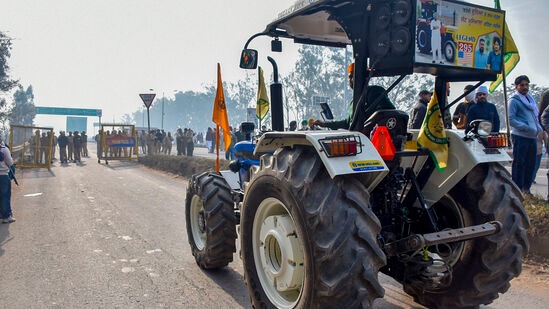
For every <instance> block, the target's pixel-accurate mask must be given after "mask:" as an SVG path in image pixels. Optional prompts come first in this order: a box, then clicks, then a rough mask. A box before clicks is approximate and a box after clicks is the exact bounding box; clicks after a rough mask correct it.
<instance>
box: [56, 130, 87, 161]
mask: <svg viewBox="0 0 549 309" xmlns="http://www.w3.org/2000/svg"><path fill="white" fill-rule="evenodd" d="M56 139H57V144H58V145H59V162H61V163H62V164H63V163H69V162H73V163H76V162H78V163H80V162H82V157H86V158H87V157H89V154H88V135H87V134H86V131H82V132H81V133H80V132H78V131H74V132H70V131H69V134H68V135H67V134H66V132H65V131H61V132H59V137H56ZM54 152H55V150H54Z"/></svg>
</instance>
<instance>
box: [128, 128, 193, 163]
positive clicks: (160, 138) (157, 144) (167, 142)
mask: <svg viewBox="0 0 549 309" xmlns="http://www.w3.org/2000/svg"><path fill="white" fill-rule="evenodd" d="M137 138H138V142H139V145H140V146H141V153H143V154H167V155H169V154H171V153H172V145H173V143H174V141H175V145H176V150H177V155H178V156H192V155H193V152H194V145H195V140H196V139H197V135H196V134H195V133H194V131H193V130H192V129H190V128H184V129H182V128H178V129H177V130H176V131H175V134H173V135H172V133H171V132H166V131H164V130H163V129H162V130H158V129H157V130H151V131H150V132H149V133H147V132H138V135H137Z"/></svg>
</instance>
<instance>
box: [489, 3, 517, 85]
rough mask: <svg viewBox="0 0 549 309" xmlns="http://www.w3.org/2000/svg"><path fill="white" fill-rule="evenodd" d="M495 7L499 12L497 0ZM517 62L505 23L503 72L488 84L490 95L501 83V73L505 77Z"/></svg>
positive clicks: (499, 7)
mask: <svg viewBox="0 0 549 309" xmlns="http://www.w3.org/2000/svg"><path fill="white" fill-rule="evenodd" d="M495 7H496V9H498V10H501V5H500V4H499V0H495ZM519 61H520V55H519V51H518V48H517V45H516V44H515V40H513V37H512V36H511V32H510V31H509V27H507V22H505V23H504V32H503V72H502V74H498V78H497V79H496V80H495V81H493V82H491V83H490V93H492V92H494V91H495V90H496V89H497V88H498V86H499V85H500V84H501V82H502V81H503V73H505V75H508V74H509V73H511V71H512V70H513V69H514V68H515V67H516V66H517V64H518V62H519Z"/></svg>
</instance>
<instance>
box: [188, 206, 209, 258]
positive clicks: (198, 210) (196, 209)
mask: <svg viewBox="0 0 549 309" xmlns="http://www.w3.org/2000/svg"><path fill="white" fill-rule="evenodd" d="M203 203H204V202H203V201H202V199H201V198H200V196H198V195H194V196H193V198H192V199H191V211H190V217H191V230H192V234H193V241H194V244H195V245H196V248H197V249H198V250H203V249H204V247H205V246H206V222H205V220H204V206H203Z"/></svg>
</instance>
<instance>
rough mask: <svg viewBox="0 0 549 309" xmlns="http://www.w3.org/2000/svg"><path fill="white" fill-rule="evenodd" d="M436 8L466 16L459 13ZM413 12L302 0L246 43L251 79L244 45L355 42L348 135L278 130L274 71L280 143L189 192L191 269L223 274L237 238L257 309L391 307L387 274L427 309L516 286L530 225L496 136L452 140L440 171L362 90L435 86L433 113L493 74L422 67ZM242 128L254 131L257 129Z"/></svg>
mask: <svg viewBox="0 0 549 309" xmlns="http://www.w3.org/2000/svg"><path fill="white" fill-rule="evenodd" d="M442 2H443V3H446V4H449V5H456V6H459V7H458V8H459V9H460V10H461V11H463V12H466V10H465V9H467V5H468V4H466V3H464V2H457V1H446V0H443V1H442ZM420 5H421V4H418V0H391V1H383V0H356V1H351V0H348V1H346V0H307V1H298V2H296V4H295V5H293V6H292V7H290V8H289V9H287V10H285V11H283V12H282V13H280V14H279V15H278V18H277V19H276V20H275V21H273V22H271V23H270V24H268V25H267V27H266V28H265V30H263V31H262V32H259V33H256V34H254V35H252V36H251V37H250V39H249V40H248V41H247V42H246V43H245V46H244V49H243V51H242V53H241V62H240V67H241V68H244V69H254V68H256V67H257V62H258V59H260V54H259V52H258V51H257V50H254V49H251V48H249V45H250V44H251V42H252V41H253V40H254V39H256V38H258V37H264V36H267V37H270V38H272V42H271V48H272V51H276V52H281V51H282V41H283V40H284V41H285V40H293V42H294V43H297V44H315V45H320V46H330V47H341V48H345V47H347V46H349V45H350V46H352V49H353V56H354V63H355V71H354V90H353V108H354V113H353V117H352V120H351V124H350V126H349V128H348V129H343V130H341V129H340V130H331V131H330V130H318V131H292V132H289V131H286V132H285V131H284V124H283V117H282V116H283V113H282V111H283V109H282V95H281V93H282V91H281V85H280V84H278V82H277V80H276V75H277V68H276V66H275V67H274V72H275V87H272V86H271V112H272V129H273V130H272V131H268V132H261V134H260V136H259V138H258V139H257V140H255V141H252V140H251V138H250V136H249V138H248V139H249V140H248V141H246V142H241V143H238V144H236V146H235V148H236V150H237V153H236V157H237V158H236V160H235V161H234V162H231V165H230V170H227V171H221V172H211V171H210V172H204V173H201V174H197V175H194V176H193V177H192V179H191V180H190V182H189V185H188V187H187V195H186V205H185V214H186V223H187V234H188V240H189V244H190V247H191V250H192V254H193V255H194V257H195V260H196V263H197V264H198V265H199V266H200V267H201V268H203V269H216V268H222V267H225V266H227V265H228V264H229V263H230V262H232V261H233V254H234V253H235V252H236V248H237V246H236V242H237V239H239V241H240V246H239V248H240V250H239V252H238V254H239V255H240V258H241V259H242V261H243V266H244V280H245V283H246V285H247V287H248V290H249V295H250V301H251V303H252V306H253V307H254V308H371V307H372V306H373V302H374V300H375V299H377V298H382V297H383V296H384V292H385V291H384V288H383V286H382V285H381V284H380V282H379V279H378V275H379V273H380V272H381V273H383V274H386V275H388V276H390V277H392V278H394V279H395V280H397V281H398V282H400V283H401V284H402V286H403V289H404V291H405V292H406V293H408V294H409V295H411V296H412V297H413V298H414V300H415V301H416V302H418V303H420V304H422V305H424V306H426V307H428V308H475V307H478V306H479V305H481V304H489V303H491V302H492V301H493V300H494V299H496V298H497V297H498V295H499V294H500V293H505V292H506V291H507V290H508V289H509V287H510V281H511V280H512V279H513V278H515V277H517V276H518V275H519V274H520V272H521V267H522V257H523V256H525V255H526V254H527V252H528V247H529V244H528V239H527V236H526V229H527V228H528V227H529V224H530V223H529V218H528V216H527V214H526V212H525V209H524V206H523V205H522V200H523V198H522V195H521V192H520V190H519V189H518V187H517V186H516V185H515V184H514V183H513V181H512V179H511V177H510V175H509V172H508V171H507V170H506V169H505V167H504V166H503V164H504V163H506V162H509V161H510V160H511V159H510V157H509V155H508V154H507V152H506V151H505V145H506V143H505V139H504V138H503V137H502V136H501V135H491V134H490V131H491V124H490V123H489V122H486V121H484V120H482V119H478V120H474V121H472V122H471V124H470V126H469V127H468V128H467V130H465V131H456V130H445V134H446V137H445V138H446V139H447V145H448V147H447V149H448V160H447V166H446V168H444V169H442V168H439V166H438V165H437V162H438V161H436V158H435V156H434V155H433V153H432V152H431V151H430V150H429V149H427V148H426V147H422V146H421V145H418V143H417V140H418V136H419V135H420V134H421V132H420V130H410V129H407V122H408V114H407V113H405V112H403V111H399V110H395V109H388V110H387V109H383V110H379V109H375V106H376V104H377V103H378V101H379V99H376V98H372V96H371V95H370V96H369V95H368V93H367V92H368V90H369V89H370V87H369V85H370V84H371V82H372V80H373V79H375V78H377V77H382V76H399V77H398V78H397V79H396V80H395V81H394V83H393V84H392V85H390V86H389V87H388V88H387V89H384V91H383V93H381V94H380V96H383V95H386V94H387V93H389V92H390V91H391V90H392V89H393V88H394V86H396V85H397V84H398V83H399V82H401V81H402V79H403V78H404V77H405V76H407V75H409V74H413V73H429V74H432V75H434V76H435V95H436V96H437V98H438V108H439V110H440V112H441V113H442V112H443V111H445V110H446V109H448V108H449V107H450V106H452V105H453V104H455V103H456V102H458V101H459V100H461V99H462V98H463V97H464V96H465V95H466V93H465V94H463V95H462V96H460V97H458V98H457V99H456V100H455V101H453V102H447V100H446V96H445V94H446V87H447V83H448V82H456V81H476V82H477V83H476V84H475V86H476V87H478V86H480V85H481V84H482V83H484V82H486V81H490V80H495V78H496V77H497V73H499V72H494V71H490V70H482V69H475V68H472V67H458V66H448V65H436V64H435V65H432V64H430V63H422V62H418V61H416V58H415V57H416V56H417V55H416V49H415V37H416V36H415V34H416V32H417V21H418V18H420V17H418V16H417V15H418V14H417V12H418V11H419V8H420ZM475 8H477V9H478V8H479V7H478V6H475ZM481 9H485V10H491V11H490V12H491V13H492V14H495V15H497V14H500V15H502V14H503V12H501V11H498V10H493V9H489V8H481ZM269 61H271V63H273V66H274V61H273V60H272V58H269ZM319 69H320V68H319ZM471 91H472V90H471ZM428 115H429V114H428ZM439 118H441V117H440V116H439ZM436 120H437V119H434V121H436ZM438 120H439V121H442V120H441V119H438ZM427 122H428V121H427V120H426V121H425V123H427ZM243 127H245V128H246V130H247V131H249V132H252V131H253V129H254V128H253V127H254V126H253V124H252V123H249V124H245V125H244V124H243ZM424 127H425V124H424ZM423 129H425V128H423ZM443 130H444V129H443ZM431 137H432V136H431Z"/></svg>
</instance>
